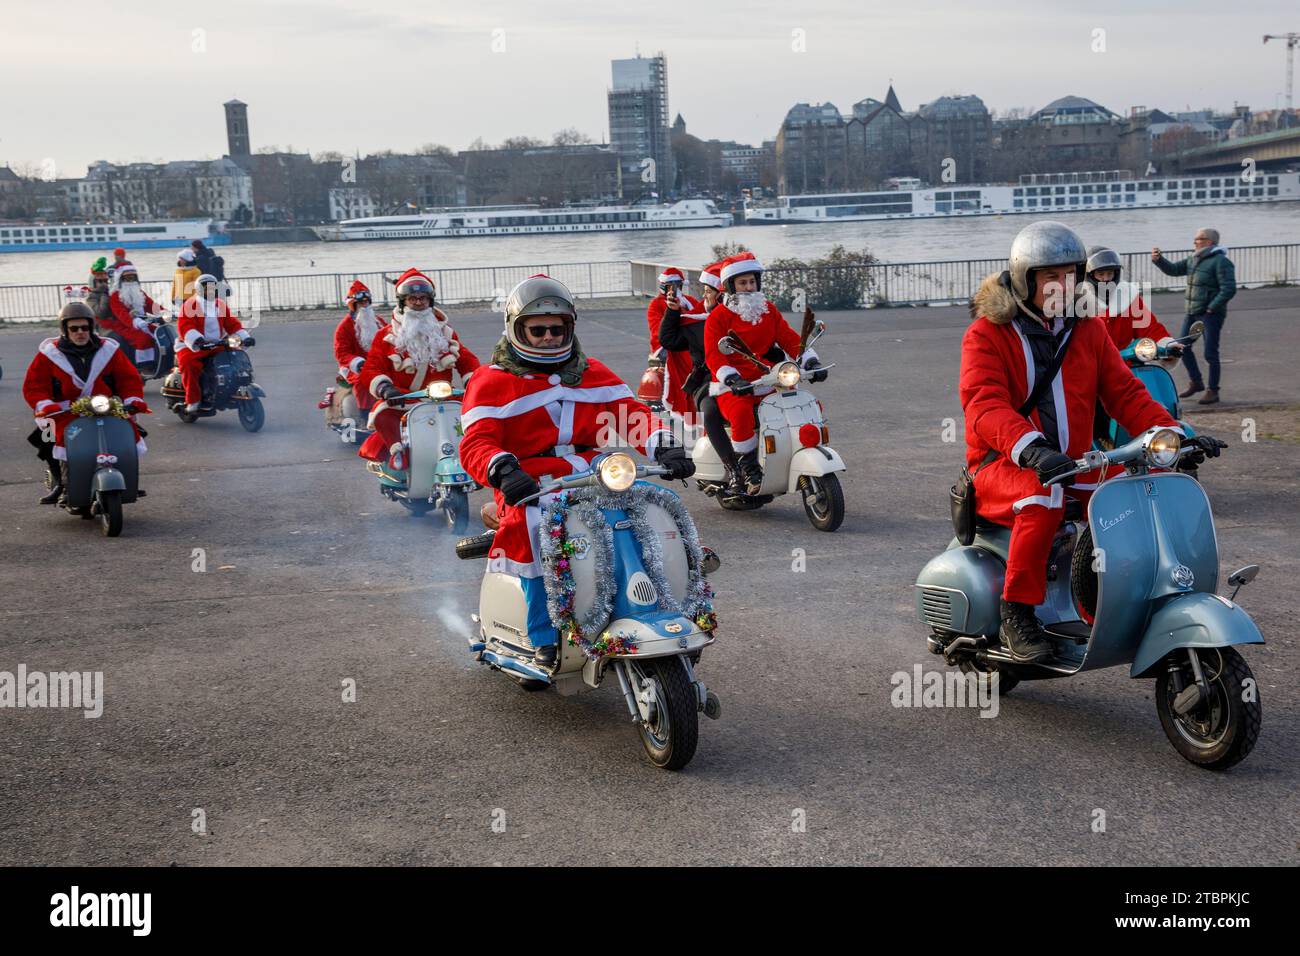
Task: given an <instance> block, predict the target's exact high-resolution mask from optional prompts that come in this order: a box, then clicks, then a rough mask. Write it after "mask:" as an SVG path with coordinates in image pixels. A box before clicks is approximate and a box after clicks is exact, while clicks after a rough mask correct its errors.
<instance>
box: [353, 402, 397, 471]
mask: <svg viewBox="0 0 1300 956" xmlns="http://www.w3.org/2000/svg"><path fill="white" fill-rule="evenodd" d="M374 426H375V430H374V432H373V433H372V434H371V435H370V437H369V438H367V439H366V440H365V441H364V442H362V443H361V447H360V448H359V449H358V450H357V454H358V455H360V456H361V457H362V458H368V459H370V460H371V461H388V450H389V449H390V448H392V447H393V446H394V445H395V444H397V443H398V442H399V441H401V440H402V412H401V410H400V409H396V408H385V409H383V410H382V411H380V412H379V413H378V414H377V415H375V421H374Z"/></svg>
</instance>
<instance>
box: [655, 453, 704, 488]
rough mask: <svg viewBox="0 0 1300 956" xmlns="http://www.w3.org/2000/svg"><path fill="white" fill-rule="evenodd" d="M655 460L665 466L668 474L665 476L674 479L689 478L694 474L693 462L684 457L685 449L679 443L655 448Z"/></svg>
mask: <svg viewBox="0 0 1300 956" xmlns="http://www.w3.org/2000/svg"><path fill="white" fill-rule="evenodd" d="M655 461H657V462H659V464H661V465H663V466H664V467H665V468H667V469H668V474H667V476H666V477H668V478H672V479H674V480H676V479H678V478H689V477H691V475H693V474H695V462H693V461H691V460H690V459H689V458H687V457H686V449H685V448H682V447H681V446H680V445H670V446H666V447H665V446H660V447H659V448H656V449H655Z"/></svg>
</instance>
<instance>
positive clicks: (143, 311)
mask: <svg viewBox="0 0 1300 956" xmlns="http://www.w3.org/2000/svg"><path fill="white" fill-rule="evenodd" d="M127 275H134V276H135V277H136V281H135V282H128V283H126V284H125V285H123V283H122V277H123V276H127ZM111 288H112V292H111V294H110V295H109V297H108V307H109V311H110V312H111V313H112V318H111V319H109V320H108V321H106V322H101V323H100V327H101V328H103V329H104V331H105V332H107V333H109V334H111V335H114V336H117V337H118V338H119V339H120V340H121V341H122V342H123V344H125V345H129V346H130V347H131V348H132V349H134V350H135V361H136V362H137V363H140V362H151V361H153V360H154V359H155V358H157V357H158V350H157V347H158V343H157V342H155V341H154V337H153V332H152V331H150V329H149V322H148V320H147V319H146V318H145V316H146V315H154V314H156V313H158V312H160V311H161V310H160V309H159V308H158V303H157V302H155V301H154V300H153V299H151V298H150V297H149V296H148V295H146V294H145V291H144V286H142V285H141V284H140V281H139V274H138V273H137V272H136V271H135V266H133V265H131V263H129V262H123V263H122V264H121V265H120V266H118V267H117V269H116V271H114V272H113V280H112V283H111Z"/></svg>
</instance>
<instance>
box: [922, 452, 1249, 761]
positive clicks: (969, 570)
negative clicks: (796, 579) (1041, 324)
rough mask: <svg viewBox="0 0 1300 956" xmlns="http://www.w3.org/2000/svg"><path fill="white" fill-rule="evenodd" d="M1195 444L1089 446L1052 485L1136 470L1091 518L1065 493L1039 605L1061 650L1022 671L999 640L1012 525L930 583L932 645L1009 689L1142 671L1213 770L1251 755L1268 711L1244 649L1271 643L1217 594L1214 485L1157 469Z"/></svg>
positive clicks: (1163, 719) (1105, 486)
mask: <svg viewBox="0 0 1300 956" xmlns="http://www.w3.org/2000/svg"><path fill="white" fill-rule="evenodd" d="M1192 450H1193V449H1192V448H1190V447H1189V446H1184V445H1182V444H1181V440H1180V438H1179V436H1178V433H1177V432H1175V431H1173V430H1171V429H1168V428H1152V429H1150V430H1148V431H1146V432H1144V433H1143V434H1142V435H1139V436H1138V437H1137V438H1135V439H1133V440H1132V441H1130V442H1128V443H1126V444H1124V445H1121V446H1120V447H1118V448H1115V449H1112V450H1097V449H1093V450H1090V451H1088V452H1086V453H1085V454H1084V456H1083V458H1081V459H1079V460H1078V461H1076V462H1075V467H1074V470H1073V471H1071V472H1068V473H1067V474H1065V475H1061V476H1058V477H1057V478H1054V479H1053V480H1052V481H1053V483H1055V482H1057V481H1060V480H1062V479H1064V478H1066V477H1069V476H1070V475H1077V474H1083V473H1085V472H1090V471H1096V470H1098V469H1103V470H1104V469H1106V468H1108V467H1110V466H1112V465H1123V466H1124V468H1125V474H1123V475H1119V476H1116V477H1114V478H1111V479H1109V480H1105V481H1103V482H1101V484H1100V485H1099V486H1098V488H1097V490H1096V491H1095V492H1094V493H1093V495H1092V498H1091V500H1090V501H1089V503H1088V518H1087V522H1086V524H1083V523H1081V520H1080V519H1082V517H1083V515H1082V510H1083V509H1082V507H1081V505H1080V502H1078V501H1077V500H1076V499H1072V498H1070V497H1069V496H1067V497H1066V499H1065V500H1066V505H1067V506H1066V509H1065V517H1064V520H1063V523H1062V525H1061V529H1060V531H1059V532H1058V533H1057V536H1056V540H1055V541H1054V542H1053V545H1052V552H1051V555H1050V557H1049V558H1048V587H1047V599H1046V601H1044V603H1043V604H1041V605H1040V606H1039V607H1038V608H1037V609H1036V613H1037V615H1038V619H1039V620H1040V621H1042V622H1043V625H1044V629H1045V630H1046V631H1047V634H1048V638H1049V640H1050V641H1051V643H1052V648H1053V651H1054V656H1052V657H1049V658H1047V659H1046V660H1044V661H1041V662H1038V663H1032V664H1026V663H1018V662H1016V661H1015V660H1013V658H1012V657H1011V655H1010V654H1009V653H1008V651H1007V650H1006V649H1005V648H1003V647H1002V646H1001V644H1000V643H999V640H998V633H999V629H1000V620H999V598H1000V596H1001V594H1002V586H1003V579H1004V577H1005V574H1006V561H1007V552H1008V549H1009V547H1010V543H1011V529H1010V528H1006V527H1003V526H1001V525H996V524H992V523H987V522H983V523H980V524H978V525H977V528H976V534H975V540H974V542H973V543H972V544H971V545H969V546H962V545H961V544H960V542H959V541H958V540H957V539H956V538H954V539H953V540H952V542H951V543H950V544H949V545H948V549H947V550H946V551H944V552H943V554H940V555H939V556H937V557H935V558H933V559H932V560H931V561H930V562H929V563H928V564H927V565H926V566H925V567H924V568H923V569H922V571H921V573H920V575H919V576H918V577H917V580H916V613H917V618H918V619H919V620H920V621H921V622H922V623H923V624H926V625H928V626H929V628H930V636H929V638H928V639H927V643H928V646H929V650H930V651H931V652H932V653H934V654H938V655H940V656H942V657H943V659H944V660H945V661H946V662H947V663H948V664H950V665H953V666H956V667H958V668H960V669H961V670H962V671H965V672H968V673H970V672H974V673H977V674H979V673H984V674H988V675H996V678H997V682H998V691H999V693H1001V694H1005V693H1008V692H1009V691H1010V690H1011V689H1012V688H1013V687H1015V686H1016V684H1017V683H1019V682H1020V681H1021V680H1041V679H1046V678H1056V677H1071V676H1073V675H1075V674H1078V673H1080V672H1082V671H1088V670H1095V669H1097V668H1101V667H1113V666H1116V665H1120V664H1127V665H1129V676H1130V677H1134V678H1154V679H1155V700H1156V713H1157V714H1158V715H1159V718H1160V725H1161V727H1163V728H1164V731H1165V735H1166V736H1167V737H1168V738H1169V741H1170V743H1172V744H1173V746H1174V749H1175V750H1177V751H1178V753H1179V754H1181V755H1182V756H1183V757H1184V758H1186V759H1187V760H1188V761H1190V762H1191V763H1193V764H1196V765H1197V766H1200V767H1204V768H1207V769H1210V770H1226V769H1227V768H1228V767H1231V766H1233V765H1234V764H1236V763H1238V762H1239V761H1241V760H1242V759H1243V758H1245V757H1246V755H1247V754H1249V753H1250V751H1251V749H1252V748H1253V747H1254V746H1255V740H1256V738H1257V737H1258V736H1259V727H1260V715H1261V710H1260V701H1259V688H1258V685H1257V684H1256V682H1255V678H1254V676H1253V675H1252V674H1251V671H1250V668H1249V667H1248V666H1247V664H1246V662H1245V660H1244V659H1243V658H1242V656H1241V654H1240V653H1238V651H1237V650H1236V646H1237V645H1241V644H1262V643H1264V638H1263V636H1262V635H1261V634H1260V631H1259V628H1258V627H1257V626H1256V625H1255V622H1254V621H1252V620H1251V618H1250V616H1249V615H1248V614H1247V613H1246V612H1245V611H1244V610H1242V608H1241V607H1240V606H1238V605H1237V604H1235V603H1234V602H1233V600H1232V599H1231V598H1225V597H1221V596H1220V595H1219V594H1218V593H1217V589H1218V584H1219V553H1218V543H1217V539H1216V537H1215V532H1214V518H1213V515H1212V514H1211V511H1210V502H1209V499H1208V498H1207V497H1206V495H1205V491H1204V490H1203V489H1202V488H1201V486H1200V484H1199V483H1198V482H1196V481H1195V480H1194V479H1192V478H1191V477H1189V476H1188V475H1183V474H1178V473H1177V472H1173V471H1152V470H1151V469H1152V468H1158V469H1169V468H1173V467H1174V466H1175V465H1177V464H1178V462H1179V460H1180V459H1181V458H1182V457H1184V456H1185V455H1187V454H1188V453H1189V452H1191V451H1192ZM1094 542H1096V544H1097V546H1096V547H1094ZM1067 569H1068V572H1067ZM1258 573H1259V566H1258V565H1253V564H1252V565H1247V566H1246V567H1244V568H1242V569H1241V570H1239V571H1236V572H1234V573H1233V574H1232V575H1231V576H1229V578H1228V584H1229V585H1231V586H1232V587H1234V588H1235V589H1236V590H1234V591H1233V592H1232V598H1235V597H1236V595H1237V590H1240V589H1241V587H1242V586H1243V585H1245V584H1248V583H1250V582H1251V581H1252V580H1254V578H1255V576H1256V574H1258ZM988 679H990V680H991V679H993V678H992V676H990V677H989V678H988Z"/></svg>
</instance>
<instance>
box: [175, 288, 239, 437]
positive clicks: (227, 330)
mask: <svg viewBox="0 0 1300 956" xmlns="http://www.w3.org/2000/svg"><path fill="white" fill-rule="evenodd" d="M220 286H221V283H220V282H218V281H217V277H216V276H213V275H207V274H204V275H201V276H199V278H198V280H197V281H196V282H195V283H194V295H192V296H191V297H190V298H188V299H186V300H185V303H184V305H182V306H181V314H180V317H179V318H178V319H177V322H176V325H177V330H178V332H179V334H180V341H178V342H177V343H176V364H177V365H179V366H180V370H181V384H182V386H183V387H184V388H185V411H187V412H189V413H190V414H193V413H195V412H197V411H199V410H200V408H201V407H202V401H203V386H202V383H201V381H200V378H199V376H200V374H201V373H202V372H203V360H204V359H205V358H207V357H208V356H209V355H213V354H215V353H216V352H217V351H218V350H217V348H215V347H214V346H215V345H217V344H218V343H219V342H220V341H221V340H222V339H224V338H228V337H229V336H232V335H233V336H236V337H237V338H239V340H240V341H241V342H242V343H243V344H244V346H245V347H248V348H251V347H252V346H253V345H254V344H255V343H254V341H253V336H252V335H251V334H249V332H248V331H247V330H246V329H245V328H244V324H243V323H242V322H240V321H239V319H237V318H235V315H234V313H233V312H231V311H230V306H229V304H228V303H227V302H226V300H225V299H223V298H221V296H220Z"/></svg>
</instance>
